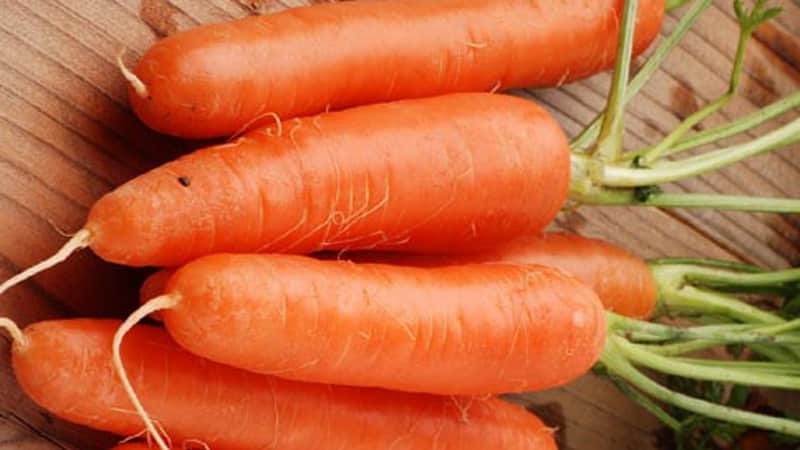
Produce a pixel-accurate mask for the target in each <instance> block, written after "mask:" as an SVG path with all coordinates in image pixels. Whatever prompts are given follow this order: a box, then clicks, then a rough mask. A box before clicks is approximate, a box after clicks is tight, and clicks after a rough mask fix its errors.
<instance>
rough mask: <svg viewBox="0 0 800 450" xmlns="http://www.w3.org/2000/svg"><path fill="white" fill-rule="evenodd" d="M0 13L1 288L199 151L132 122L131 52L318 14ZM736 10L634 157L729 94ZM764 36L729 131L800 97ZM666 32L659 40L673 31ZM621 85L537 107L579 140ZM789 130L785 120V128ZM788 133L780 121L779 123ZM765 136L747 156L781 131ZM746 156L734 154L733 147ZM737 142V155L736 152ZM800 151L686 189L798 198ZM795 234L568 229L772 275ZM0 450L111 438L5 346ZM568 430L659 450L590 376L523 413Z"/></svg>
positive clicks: (673, 88) (126, 278)
mask: <svg viewBox="0 0 800 450" xmlns="http://www.w3.org/2000/svg"><path fill="white" fill-rule="evenodd" d="M2 3H3V4H2V8H0V142H2V146H0V211H1V212H2V213H0V230H3V232H2V233H0V279H4V278H5V277H7V276H9V275H10V274H12V273H14V272H17V271H18V270H19V269H20V268H22V267H26V266H28V265H30V264H31V263H33V262H35V261H37V260H38V259H40V258H42V257H44V256H46V255H49V254H51V253H52V252H53V251H54V250H55V249H56V248H57V247H58V246H59V245H61V244H62V243H63V241H64V237H62V236H61V235H60V234H59V231H58V230H57V228H61V229H64V230H67V231H69V230H76V229H77V228H79V227H80V225H81V224H82V222H83V220H84V219H85V215H86V212H87V209H88V207H89V206H90V205H91V204H92V202H93V201H94V200H95V199H97V198H98V197H99V196H100V195H102V194H103V193H104V192H106V191H108V190H110V189H112V188H113V187H114V186H116V185H118V184H119V183H121V182H122V181H124V180H126V179H128V178H130V177H132V176H134V175H136V174H138V173H140V172H142V171H143V170H146V169H147V168H149V167H153V166H154V165H156V164H159V163H160V162H163V161H166V160H168V159H170V158H172V157H174V156H175V155H177V154H179V153H180V152H181V151H186V150H187V149H189V148H190V147H191V146H192V145H197V144H192V145H189V144H187V143H183V142H178V141H176V140H173V139H169V138H165V137H162V136H157V135H156V134H154V133H152V132H150V131H149V130H147V129H146V128H145V127H143V126H142V125H141V124H140V123H139V122H138V121H137V120H136V118H135V117H134V116H133V115H132V114H131V113H130V112H129V109H128V107H127V101H126V95H125V86H124V83H123V81H122V79H121V78H120V77H119V76H118V73H117V71H116V69H115V66H114V59H115V57H116V55H117V53H118V52H119V50H120V49H121V48H123V47H125V48H127V51H128V54H127V56H126V58H127V60H128V61H133V60H135V58H136V57H138V56H139V55H141V54H142V53H143V52H144V51H145V50H146V49H147V47H148V46H149V45H151V44H152V43H153V42H154V41H155V40H156V39H158V37H160V36H163V35H166V34H169V33H172V32H175V31H177V30H182V29H186V28H189V27H192V26H195V25H198V24H202V23H209V22H218V21H223V20H229V19H231V18H236V17H243V16H245V15H247V14H250V13H269V12H274V11H278V10H280V9H283V8H285V7H294V6H302V5H304V4H308V3H309V2H308V1H306V0H293V1H288V0H286V1H278V0H272V1H271V0H239V1H236V0H170V1H167V0H93V1H74V0H34V1H31V2H28V1H22V0H4V1H3V2H2ZM729 3H730V2H729V1H728V0H717V1H716V3H715V5H714V7H712V8H711V10H710V11H709V12H708V13H707V14H706V15H705V16H704V17H703V18H702V19H701V21H700V23H699V26H698V27H696V28H695V30H693V31H692V32H691V33H690V34H689V35H688V37H687V38H686V40H685V41H684V42H683V43H682V44H681V46H680V48H679V49H678V50H677V51H676V52H675V54H674V55H672V56H671V57H670V59H669V61H668V62H667V64H666V65H665V66H664V68H663V69H662V70H661V71H659V73H658V74H657V75H656V76H655V77H654V79H653V81H652V82H651V83H650V84H649V85H648V86H647V87H646V88H645V89H644V91H643V92H642V94H641V95H640V96H639V97H637V99H636V100H635V101H634V102H633V103H632V105H631V108H630V114H629V115H628V133H627V135H626V143H627V145H629V146H630V147H638V146H642V145H646V144H648V143H651V142H653V141H654V140H655V139H657V138H658V137H659V136H661V135H662V134H663V133H665V132H667V131H669V130H670V129H671V128H672V127H674V126H675V125H676V124H677V123H678V122H679V120H680V119H681V118H683V117H685V116H686V115H687V114H690V113H691V112H692V111H694V110H696V109H697V108H698V107H700V106H701V105H702V104H704V103H705V102H707V101H709V100H712V99H714V98H715V97H716V96H718V95H719V94H721V93H722V92H724V90H725V87H726V83H727V80H726V78H727V71H728V70H729V68H730V65H731V57H732V55H733V49H734V46H735V39H736V35H735V31H736V30H735V23H734V21H733V16H732V12H731V10H730V5H729ZM775 3H776V4H780V5H781V6H783V7H784V8H785V10H786V12H785V14H784V15H783V16H781V17H780V18H779V19H778V20H776V21H775V22H774V23H772V24H771V25H769V26H767V27H764V28H762V29H761V30H759V32H758V33H757V36H756V38H757V39H756V41H755V42H754V45H753V46H752V48H751V50H750V51H749V53H748V61H747V66H746V73H745V77H744V78H743V87H742V94H743V96H742V98H739V99H737V100H736V101H734V102H732V103H731V104H730V105H729V106H728V107H726V108H725V109H724V111H722V112H721V113H720V114H718V115H716V116H715V117H713V118H711V119H710V120H709V122H708V123H709V124H718V123H721V122H723V121H725V120H728V119H730V118H732V117H736V116H739V115H741V114H745V113H747V112H750V111H753V110H754V109H755V108H757V107H759V106H763V105H764V104H766V103H768V102H770V101H773V100H774V99H776V98H778V97H779V96H782V95H786V94H787V93H789V92H792V91H795V90H797V89H798V87H800V59H799V58H800V6H798V4H797V2H795V1H793V0H776V1H775ZM675 22H676V19H675V18H674V17H670V18H668V19H667V20H666V21H665V24H664V30H663V32H664V33H666V32H668V31H669V30H670V29H672V27H673V26H674V25H675ZM609 79H610V77H609V76H608V75H607V74H602V75H599V76H597V77H594V78H592V79H590V80H586V81H583V82H580V83H576V84H573V85H570V86H564V87H562V88H561V89H551V90H544V91H537V92H534V93H533V95H534V96H535V97H536V98H537V99H539V100H540V101H541V102H542V103H543V104H545V105H546V106H547V107H548V108H550V109H551V110H552V111H553V112H554V114H555V115H556V117H557V118H558V119H559V120H560V121H561V123H562V124H563V126H564V127H565V129H566V130H567V131H568V132H569V133H570V134H574V133H576V132H577V131H578V130H579V129H580V127H581V126H582V125H584V124H586V123H588V122H589V121H590V120H591V119H592V118H593V117H594V116H595V114H596V113H597V111H599V110H600V109H601V108H602V106H603V102H604V98H605V96H606V91H607V86H608V82H609ZM787 117H789V116H787ZM786 120H787V119H783V120H782V122H785V121H786ZM775 126H777V125H776V124H771V125H767V126H764V127H762V129H759V130H757V132H756V133H753V134H751V135H749V136H745V137H743V139H747V138H750V137H752V136H755V135H758V134H759V133H763V132H764V131H766V130H769V129H771V128H774V127H775ZM737 139H739V138H737ZM737 139H732V140H731V142H738V140H737ZM798 175H800V151H798V149H797V148H794V149H789V150H786V151H783V152H781V153H780V154H772V155H766V156H761V157H759V158H756V159H753V160H752V161H748V162H747V163H744V164H739V165H736V166H735V167H732V168H729V169H726V170H723V171H721V172H720V173H717V174H711V175H707V176H703V177H701V178H699V179H697V180H692V181H688V182H683V183H680V184H679V185H675V186H673V187H671V189H674V190H692V191H720V192H727V193H746V194H752V195H756V194H758V195H772V196H792V197H800V183H798V181H799V180H800V177H798ZM799 225H800V220H798V218H797V217H792V218H782V217H778V216H774V215H752V214H742V213H715V212H708V211H661V210H657V209H616V208H583V209H580V210H578V211H573V212H570V213H566V214H563V215H562V216H561V217H560V218H559V219H558V221H557V226H558V227H561V228H566V229H570V230H573V231H578V232H581V233H583V234H586V235H589V236H595V237H601V238H604V239H607V240H610V241H612V242H615V243H617V244H619V245H621V246H623V247H625V248H627V249H629V250H632V251H634V252H636V253H638V254H639V255H641V256H642V257H645V258H653V257H659V256H708V257H717V258H739V259H743V260H746V261H750V262H754V263H759V264H764V265H767V266H771V267H786V266H789V265H792V264H795V265H796V264H798V262H800V226H799ZM142 275H143V272H141V271H134V270H130V269H125V268H119V267H113V266H111V265H108V264H105V263H103V262H101V261H99V260H98V259H97V258H96V257H94V256H93V255H91V254H90V253H88V252H85V253H82V254H80V255H78V256H76V257H74V258H72V259H71V260H70V261H69V262H67V263H65V264H63V265H61V266H60V267H58V268H56V269H53V270H52V271H50V272H48V273H46V274H43V275H42V276H40V277H37V279H36V280H35V282H32V283H28V284H26V285H25V286H22V287H19V288H17V289H15V290H13V291H12V292H10V293H9V294H7V295H6V296H4V298H3V299H2V300H3V301H2V302H0V316H9V317H11V318H13V319H15V320H17V321H19V322H20V323H21V324H27V323H31V322H34V321H37V320H42V319H45V318H50V317H59V316H76V315H89V316H107V315H119V314H121V313H122V312H123V311H125V310H128V309H129V308H130V306H131V305H132V304H133V301H134V297H135V291H136V286H137V283H138V282H139V280H140V279H141V277H142ZM0 355H2V356H0V449H37V450H40V449H41V450H44V449H48V450H49V449H57V448H80V449H90V450H91V449H99V448H104V447H106V446H107V445H109V444H110V443H111V442H113V438H111V437H109V436H105V435H102V434H98V433H94V432H90V431H87V430H84V429H82V428H80V427H76V426H73V425H69V424H66V423H64V422H62V421H59V420H57V419H54V418H52V417H50V416H49V415H47V414H46V413H44V412H43V411H42V410H41V409H39V408H38V407H36V406H35V405H33V404H32V403H31V402H30V401H29V400H27V399H26V398H25V396H24V395H23V394H22V393H21V392H20V390H19V388H18V387H17V385H16V383H15V381H14V379H13V374H12V372H11V369H10V365H9V364H10V362H9V349H8V341H7V340H5V339H3V340H0ZM515 400H516V401H520V402H522V403H524V404H529V405H532V409H534V410H536V411H538V412H539V413H540V414H541V415H542V417H544V418H545V419H546V420H548V421H549V422H550V423H551V424H552V425H554V426H558V427H559V428H560V431H559V437H560V438H561V439H563V442H562V447H563V448H565V449H573V450H585V449H596V450H612V449H613V450H622V449H637V450H648V449H652V448H654V447H653V434H652V432H653V430H655V429H656V428H658V425H657V423H656V422H655V420H653V419H652V418H650V417H649V416H648V415H647V414H646V413H644V412H643V411H642V410H640V409H639V408H638V407H637V406H635V405H633V404H632V403H631V402H630V401H628V400H627V399H626V398H624V397H623V396H621V395H620V394H618V393H617V392H616V391H615V390H614V389H612V388H611V387H610V386H609V385H608V384H606V383H605V382H604V381H602V380H600V379H597V378H595V377H593V376H587V377H584V378H583V379H581V380H579V381H578V382H576V383H574V384H571V385H570V386H568V387H565V388H563V389H559V390H555V391H552V392H547V393H541V394H532V395H526V396H521V397H517V398H516V399H515Z"/></svg>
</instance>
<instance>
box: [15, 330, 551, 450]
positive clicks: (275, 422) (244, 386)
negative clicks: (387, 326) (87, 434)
mask: <svg viewBox="0 0 800 450" xmlns="http://www.w3.org/2000/svg"><path fill="white" fill-rule="evenodd" d="M119 325H120V323H119V322H118V321H115V320H92V319H73V320H60V321H49V322H40V323H37V324H34V325H32V326H30V327H28V328H27V329H26V330H25V332H24V334H23V333H22V332H21V331H19V330H18V329H17V330H16V332H12V333H13V335H14V337H15V343H14V346H13V360H12V361H13V365H14V371H15V374H16V376H17V379H18V380H19V383H20V385H21V386H22V388H23V390H24V391H25V392H26V393H27V394H28V395H29V396H30V397H31V398H32V399H33V400H34V401H36V402H37V403H38V404H40V405H41V406H42V407H44V408H45V409H47V410H48V411H50V412H52V413H53V414H55V415H57V416H59V417H62V418H64V419H66V420H69V421H72V422H75V423H78V424H82V425H85V426H89V427H92V428H96V429H100V430H105V431H109V432H112V433H116V434H120V435H133V434H136V433H137V432H139V431H140V429H141V422H140V419H139V417H138V416H137V414H136V413H135V412H134V411H133V407H132V406H131V403H130V402H129V400H128V398H127V396H126V391H125V390H124V389H123V385H122V384H121V383H120V381H119V379H118V378H117V376H116V373H115V370H114V365H113V364H112V352H111V348H112V337H113V335H114V332H115V330H116V329H117V328H118V327H119ZM122 358H123V360H124V361H125V364H126V365H127V367H128V369H129V371H130V374H131V378H130V379H131V380H133V381H132V384H133V385H134V386H135V389H136V391H137V392H138V393H139V396H140V398H141V401H142V403H143V404H145V405H147V407H148V408H149V410H150V411H151V412H152V416H153V418H154V420H155V421H156V423H158V424H159V425H160V426H161V427H162V428H163V429H164V432H165V433H166V434H168V435H169V436H170V437H171V438H172V442H174V443H176V444H179V443H188V442H190V441H191V442H202V443H205V444H207V445H208V446H209V447H210V448H212V449H215V450H217V449H219V450H245V449H253V448H279V449H282V450H308V449H315V450H327V449H342V448H346V449H352V450H374V449H388V448H393V449H396V450H401V449H402V450H422V449H425V450H427V449H431V448H440V449H463V450H469V449H475V450H478V449H481V450H483V449H487V448H502V449H508V450H514V449H520V450H522V449H524V450H555V448H556V447H555V443H554V442H553V438H552V430H550V429H548V428H547V427H545V426H544V425H543V424H542V423H541V422H540V421H539V420H538V419H537V418H536V417H535V416H534V415H532V414H529V413H528V412H527V411H525V410H524V409H522V408H520V407H518V406H514V405H511V404H508V403H505V402H502V401H500V400H498V399H494V398H489V399H478V398H447V397H437V396H430V395H421V394H404V393H395V392H390V391H383V390H376V389H358V388H348V387H337V386H326V385H315V384H305V383H298V382H293V381H287V380H282V379H278V378H274V377H269V376H264V375H257V374H253V373H249V372H245V371H241V370H237V369H233V368H230V367H226V366H222V365H219V364H215V363H212V362H209V361H207V360H204V359H201V358H198V357H196V356H193V355H191V354H189V353H187V352H185V351H184V350H182V349H180V348H179V347H178V346H177V345H175V343H174V342H173V341H172V340H171V339H170V338H169V337H168V336H167V334H166V333H165V332H164V331H163V330H162V329H159V328H155V327H149V326H139V327H136V328H135V329H134V330H132V332H131V333H130V334H129V336H128V339H127V341H126V342H125V344H124V345H123V347H122ZM154 437H155V436H154ZM162 442H163V439H162ZM190 448H202V447H197V446H193V447H190Z"/></svg>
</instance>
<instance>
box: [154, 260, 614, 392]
mask: <svg viewBox="0 0 800 450" xmlns="http://www.w3.org/2000/svg"><path fill="white" fill-rule="evenodd" d="M158 299H159V301H161V302H162V303H163V306H164V308H163V309H164V310H163V311H162V316H163V319H164V323H165V325H166V327H167V330H168V331H169V332H170V334H171V335H172V336H173V338H174V339H175V340H176V341H177V342H178V343H179V344H180V345H182V346H183V347H185V348H186V349H187V350H189V351H191V352H193V353H196V354H197V355H200V356H202V357H205V358H208V359H211V360H213V361H217V362H220V363H224V364H227V365H230V366H234V367H239V368H243V369H247V370H250V371H254V372H260V373H266V374H274V375H279V376H281V377H285V378H289V379H296V380H302V381H309V382H321V383H333V384H344V385H354V386H372V387H382V388H388V389H395V390H402V391H412V392H428V393H434V394H447V395H473V394H474V395H480V394H487V393H503V392H521V391H532V390H541V389H547V388H552V387H555V386H559V385H562V384H564V383H567V382H569V381H571V380H573V379H575V378H577V377H579V376H581V375H582V374H584V373H585V372H586V371H587V370H588V369H589V368H590V367H591V366H592V364H594V363H595V362H596V360H597V357H598V356H599V355H600V353H601V351H602V348H603V344H604V338H605V330H606V323H605V314H604V311H603V307H602V304H601V303H600V302H599V301H598V299H597V296H596V294H594V293H593V292H592V291H591V289H590V288H589V287H587V286H585V285H584V284H583V283H581V282H580V281H579V280H577V279H575V278H573V277H571V276H567V275H565V274H563V273H561V272H559V271H557V270H556V269H551V268H546V267H540V266H533V265H525V266H523V265H502V264H497V265H487V264H479V265H459V266H447V267H432V268H416V267H402V266H391V265H383V264H363V265H362V264H354V263H350V262H344V261H321V260H318V259H314V258H309V257H302V256H290V255H224V254H223V255H213V256H208V257H204V258H201V259H198V260H196V261H194V262H192V263H189V264H187V265H186V266H184V267H182V268H180V269H178V270H177V272H175V274H174V275H173V276H172V278H171V279H170V281H169V283H168V284H167V287H166V292H165V294H164V295H163V296H160V297H158ZM146 307H147V306H146ZM146 307H145V308H146Z"/></svg>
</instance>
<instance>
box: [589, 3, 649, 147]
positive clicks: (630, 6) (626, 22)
mask: <svg viewBox="0 0 800 450" xmlns="http://www.w3.org/2000/svg"><path fill="white" fill-rule="evenodd" d="M638 5H639V1H638V0H625V3H624V6H623V10H622V25H621V27H620V37H619V44H618V46H617V61H616V65H615V67H614V76H613V78H612V80H611V87H610V90H609V94H608V103H607V104H606V114H605V117H604V118H603V125H602V127H601V128H600V136H599V138H598V142H597V148H596V149H595V150H594V152H592V154H593V156H594V157H595V158H596V159H597V160H598V161H608V162H611V161H616V160H617V159H619V156H620V154H621V153H622V135H623V129H624V127H623V118H624V116H625V98H626V91H627V89H628V78H629V76H630V70H631V58H633V37H634V34H635V30H636V11H637V9H638Z"/></svg>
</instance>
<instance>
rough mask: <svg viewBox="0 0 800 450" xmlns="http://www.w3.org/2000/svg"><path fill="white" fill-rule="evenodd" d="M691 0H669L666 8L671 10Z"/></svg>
mask: <svg viewBox="0 0 800 450" xmlns="http://www.w3.org/2000/svg"><path fill="white" fill-rule="evenodd" d="M690 1H691V0H667V1H666V3H665V4H664V9H665V10H666V11H667V12H670V11H672V10H674V9H678V8H680V7H681V6H683V5H685V4H687V3H689V2H690Z"/></svg>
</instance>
